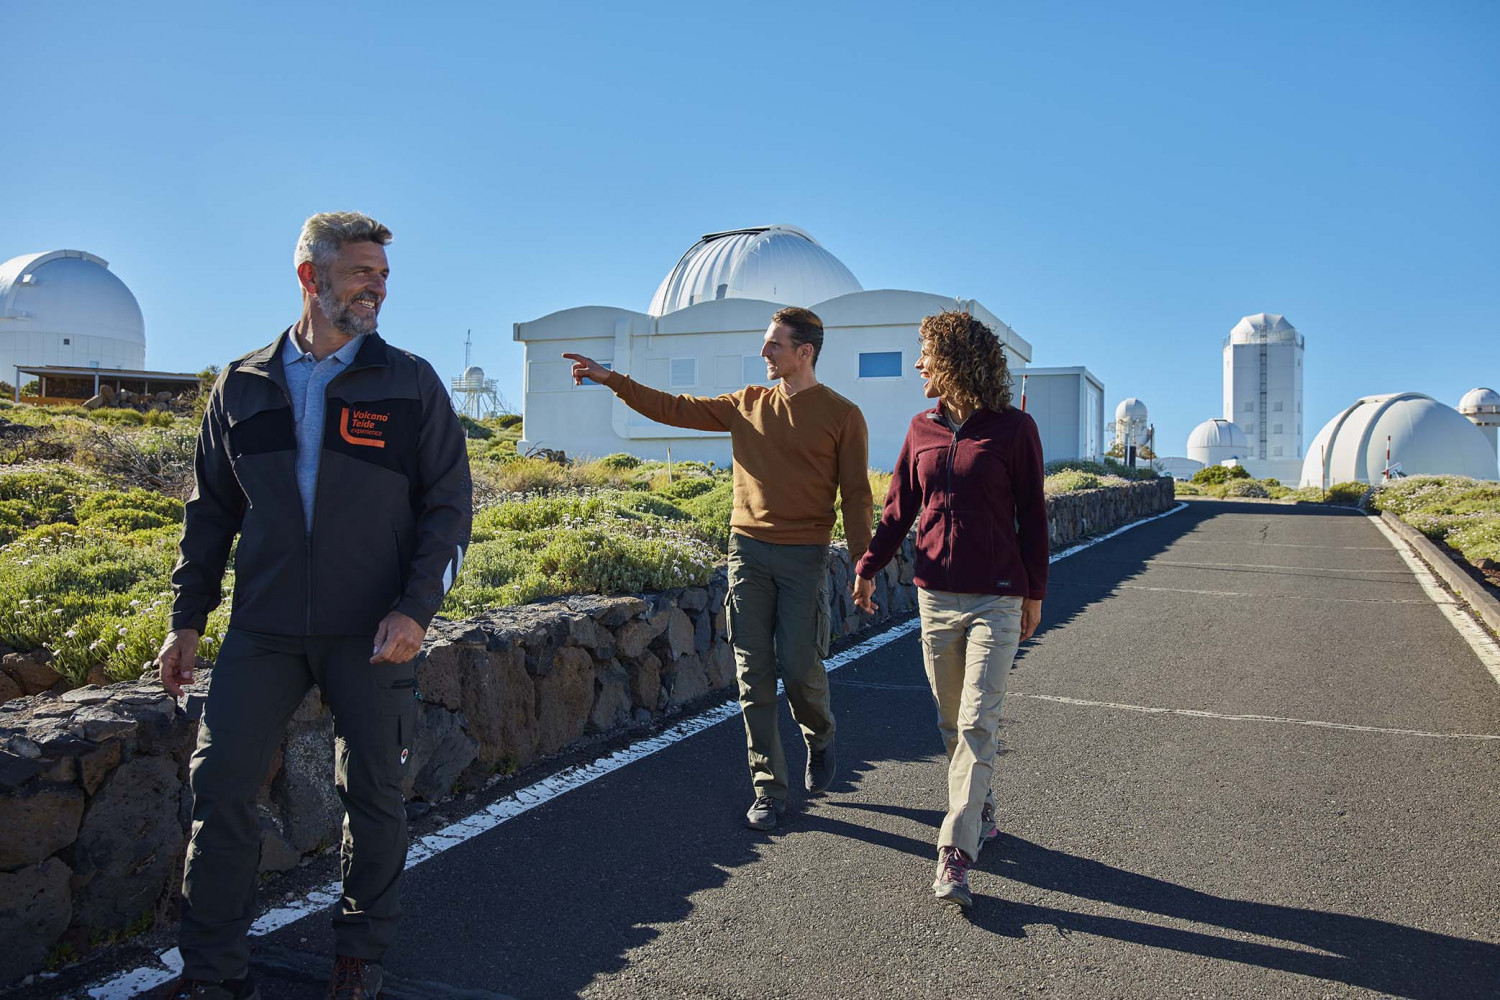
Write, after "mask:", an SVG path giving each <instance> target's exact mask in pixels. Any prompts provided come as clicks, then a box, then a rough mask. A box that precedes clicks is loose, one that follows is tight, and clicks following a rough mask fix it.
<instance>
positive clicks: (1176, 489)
mask: <svg viewBox="0 0 1500 1000" xmlns="http://www.w3.org/2000/svg"><path fill="white" fill-rule="evenodd" d="M1172 494H1173V496H1179V497H1201V496H1202V495H1203V487H1201V486H1199V485H1197V484H1196V483H1190V482H1188V481H1187V480H1186V479H1178V480H1176V481H1175V482H1173V483H1172Z"/></svg>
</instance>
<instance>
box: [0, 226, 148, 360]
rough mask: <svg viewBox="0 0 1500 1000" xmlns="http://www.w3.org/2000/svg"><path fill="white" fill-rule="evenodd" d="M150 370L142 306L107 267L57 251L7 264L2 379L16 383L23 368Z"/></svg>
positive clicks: (1, 303)
mask: <svg viewBox="0 0 1500 1000" xmlns="http://www.w3.org/2000/svg"><path fill="white" fill-rule="evenodd" d="M145 364H146V322H145V319H144V317H142V315H141V307H140V305H139V303H137V302H136V300H135V296H134V295H132V294H131V293H130V289H129V288H127V287H125V283H124V282H123V281H121V280H120V279H119V278H117V277H116V276H115V275H114V274H113V273H112V272H111V271H110V270H109V262H108V261H106V260H104V259H103V258H102V257H96V256H94V255H93V254H91V253H86V252H84V251H82V250H53V251H51V252H48V253H33V254H26V255H24V256H21V257H12V258H11V259H10V260H8V261H6V262H5V263H3V264H0V380H3V381H5V382H14V381H15V380H16V378H17V373H16V367H17V366H18V365H27V366H38V365H47V366H61V367H69V368H82V369H106V370H108V369H125V370H131V371H135V370H139V369H142V368H144V367H145ZM17 384H18V383H17Z"/></svg>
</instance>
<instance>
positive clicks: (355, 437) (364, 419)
mask: <svg viewBox="0 0 1500 1000" xmlns="http://www.w3.org/2000/svg"><path fill="white" fill-rule="evenodd" d="M390 419H391V417H390V414H388V413H376V412H374V411H372V410H361V409H358V408H356V407H352V406H346V407H344V411H343V413H342V414H341V415H340V416H339V436H340V437H342V438H343V439H344V440H345V441H347V442H349V443H350V444H358V445H364V446H365V447H367V448H384V447H385V425H386V423H387V421H389V420H390Z"/></svg>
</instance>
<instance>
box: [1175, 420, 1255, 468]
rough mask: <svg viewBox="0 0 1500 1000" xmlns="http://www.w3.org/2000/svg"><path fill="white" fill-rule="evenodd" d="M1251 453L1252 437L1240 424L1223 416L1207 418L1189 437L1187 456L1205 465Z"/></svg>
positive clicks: (1243, 456)
mask: <svg viewBox="0 0 1500 1000" xmlns="http://www.w3.org/2000/svg"><path fill="white" fill-rule="evenodd" d="M1249 454H1250V439H1249V438H1247V437H1246V436H1245V432H1244V430H1242V429H1241V428H1240V425H1239V424H1237V423H1234V422H1233V421H1231V420H1225V419H1223V418H1222V417H1214V418H1213V419H1212V420H1205V421H1203V423H1201V424H1199V425H1198V426H1197V427H1194V428H1193V432H1192V433H1191V434H1189V435H1188V439H1187V457H1188V458H1190V459H1192V460H1193V461H1195V462H1202V463H1203V464H1204V465H1218V464H1219V463H1221V462H1224V461H1227V460H1228V459H1231V458H1245V457H1247V456H1248V455H1249Z"/></svg>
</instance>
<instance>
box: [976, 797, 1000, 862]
mask: <svg viewBox="0 0 1500 1000" xmlns="http://www.w3.org/2000/svg"><path fill="white" fill-rule="evenodd" d="M998 836H1000V827H999V825H998V824H996V822H995V807H994V806H993V805H991V804H990V803H988V802H986V803H985V804H984V808H983V809H982V810H980V813H979V849H980V850H984V845H985V844H988V843H989V842H990V841H992V840H994V839H995V838H996V837H998Z"/></svg>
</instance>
